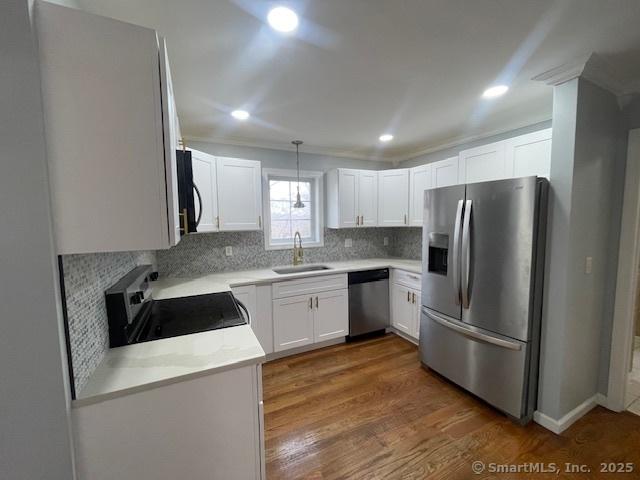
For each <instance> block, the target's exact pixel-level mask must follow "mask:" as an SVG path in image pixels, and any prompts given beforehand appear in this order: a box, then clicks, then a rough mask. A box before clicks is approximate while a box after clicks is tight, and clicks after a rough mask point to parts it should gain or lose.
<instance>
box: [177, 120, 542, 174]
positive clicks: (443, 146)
mask: <svg viewBox="0 0 640 480" xmlns="http://www.w3.org/2000/svg"><path fill="white" fill-rule="evenodd" d="M549 120H551V117H549V116H547V115H545V116H544V117H541V118H539V119H537V120H534V121H531V120H529V121H527V122H521V123H513V124H511V125H509V127H508V128H499V129H496V130H491V131H488V132H481V133H478V134H477V135H468V136H465V137H457V138H455V139H451V140H447V141H445V142H440V143H436V144H433V145H432V146H429V147H421V148H419V149H415V150H410V151H407V152H405V153H403V154H402V155H386V156H384V157H373V156H370V155H361V154H351V153H349V152H345V151H339V150H338V151H335V150H332V149H330V148H322V147H313V146H308V145H305V149H304V153H313V154H316V155H328V156H332V157H338V158H350V159H353V160H369V161H372V162H378V163H390V164H393V165H397V164H399V163H400V162H404V161H406V160H413V159H414V158H417V157H420V156H422V155H427V154H429V153H434V152H439V151H441V150H447V149H449V148H455V147H459V146H460V145H464V144H467V143H471V142H475V141H478V140H483V139H485V138H490V137H494V136H496V135H502V134H505V133H508V132H511V131H514V130H518V129H520V128H525V127H529V126H531V125H535V124H537V123H542V122H546V121H549ZM184 139H185V140H186V142H187V144H188V142H189V141H193V142H204V143H216V144H219V145H232V146H234V147H249V148H265V149H267V150H284V151H287V152H295V151H296V149H295V148H293V147H291V145H289V144H285V143H262V142H252V141H248V140H247V141H245V140H240V139H237V138H236V139H234V138H231V139H230V138H211V137H197V136H188V135H187V136H185V137H184Z"/></svg>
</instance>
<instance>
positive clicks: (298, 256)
mask: <svg viewBox="0 0 640 480" xmlns="http://www.w3.org/2000/svg"><path fill="white" fill-rule="evenodd" d="M296 238H297V239H298V245H296ZM302 256H303V252H302V237H301V236H300V232H298V231H296V233H295V234H294V235H293V265H294V266H296V265H300V264H301V263H302Z"/></svg>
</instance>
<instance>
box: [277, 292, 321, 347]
mask: <svg viewBox="0 0 640 480" xmlns="http://www.w3.org/2000/svg"><path fill="white" fill-rule="evenodd" d="M313 313H314V311H313V297H312V296H311V295H299V296H296V297H289V298H279V299H276V300H274V301H273V338H274V350H275V351H276V352H280V351H282V350H287V349H289V348H295V347H302V346H304V345H309V344H311V343H313V341H314V340H313V338H314V328H313V316H314V315H313Z"/></svg>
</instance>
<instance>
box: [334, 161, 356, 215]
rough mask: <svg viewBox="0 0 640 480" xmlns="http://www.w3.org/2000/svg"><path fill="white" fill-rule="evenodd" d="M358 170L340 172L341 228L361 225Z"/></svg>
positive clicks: (339, 207) (339, 212)
mask: <svg viewBox="0 0 640 480" xmlns="http://www.w3.org/2000/svg"><path fill="white" fill-rule="evenodd" d="M359 177H360V172H359V171H358V170H347V169H342V168H341V169H340V170H339V171H338V204H337V207H338V208H337V211H338V218H339V220H338V221H339V227H355V226H357V225H358V224H359V223H360V211H359V210H358V196H359V193H358V180H359Z"/></svg>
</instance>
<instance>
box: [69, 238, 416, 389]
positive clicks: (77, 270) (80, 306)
mask: <svg viewBox="0 0 640 480" xmlns="http://www.w3.org/2000/svg"><path fill="white" fill-rule="evenodd" d="M385 237H387V238H388V239H389V245H388V246H385V245H384V238H385ZM347 238H350V239H351V240H352V243H353V246H352V247H350V248H345V246H344V241H345V239H347ZM324 243H325V245H324V247H318V248H307V249H305V251H304V259H305V262H308V263H315V262H328V261H340V260H350V259H360V258H380V257H401V258H411V259H420V255H421V245H422V237H421V229H420V228H358V229H343V230H331V229H325V232H324ZM226 246H231V247H233V255H232V256H230V257H227V256H225V254H224V248H225V247H226ZM147 263H150V264H153V265H156V268H157V269H158V271H159V272H160V275H165V276H174V277H189V276H194V275H201V274H207V273H215V272H224V271H232V270H251V269H258V268H267V267H271V266H275V265H288V264H290V263H291V250H290V249H288V250H265V248H264V234H263V233H262V232H219V233H205V234H198V235H188V236H187V237H185V238H183V239H182V241H181V242H180V243H179V244H178V245H177V246H175V247H173V248H171V249H169V250H159V251H157V252H117V253H96V254H86V255H66V256H64V257H63V267H64V282H65V290H66V297H67V314H68V318H69V337H70V343H71V357H72V361H73V373H74V382H75V387H76V392H79V391H81V390H82V387H84V385H85V384H86V382H87V380H88V379H89V376H90V375H91V374H92V373H93V371H94V370H95V368H96V367H97V366H98V364H99V363H100V361H101V360H102V359H103V358H104V355H105V354H106V352H107V350H108V349H109V327H108V322H107V311H106V307H105V302H104V291H105V290H106V289H107V288H109V287H110V286H111V285H113V284H114V283H115V282H116V281H117V280H118V279H119V278H120V277H122V276H123V275H124V274H126V273H127V272H128V271H130V270H131V269H133V268H134V267H135V266H137V265H142V264H147Z"/></svg>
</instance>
